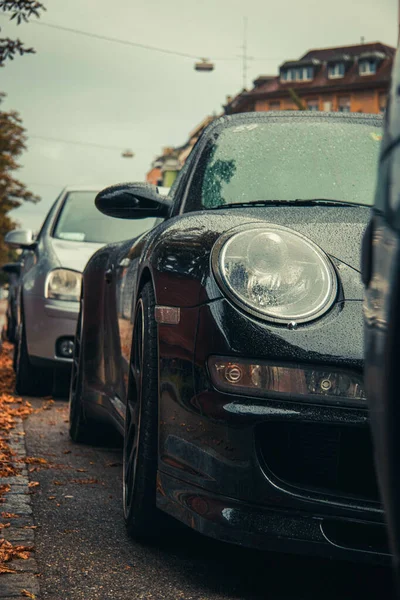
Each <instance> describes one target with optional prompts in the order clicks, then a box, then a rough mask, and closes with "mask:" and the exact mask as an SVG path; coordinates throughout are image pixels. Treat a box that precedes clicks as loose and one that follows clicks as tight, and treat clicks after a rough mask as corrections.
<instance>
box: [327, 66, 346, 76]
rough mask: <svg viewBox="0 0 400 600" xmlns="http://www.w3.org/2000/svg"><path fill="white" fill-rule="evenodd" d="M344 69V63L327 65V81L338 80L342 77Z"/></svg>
mask: <svg viewBox="0 0 400 600" xmlns="http://www.w3.org/2000/svg"><path fill="white" fill-rule="evenodd" d="M344 74H345V67H344V63H342V62H338V63H333V64H331V65H328V78H329V79H339V78H340V77H344Z"/></svg>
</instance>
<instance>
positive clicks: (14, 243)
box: [4, 229, 36, 250]
mask: <svg viewBox="0 0 400 600" xmlns="http://www.w3.org/2000/svg"><path fill="white" fill-rule="evenodd" d="M4 241H5V243H6V244H8V245H9V246H11V248H23V249H25V250H33V248H34V247H35V246H36V242H35V238H34V235H33V232H32V231H31V230H30V229H15V230H14V231H9V232H8V233H7V235H6V237H5V238H4Z"/></svg>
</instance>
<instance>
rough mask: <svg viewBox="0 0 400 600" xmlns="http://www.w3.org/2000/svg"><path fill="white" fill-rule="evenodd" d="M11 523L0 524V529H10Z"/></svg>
mask: <svg viewBox="0 0 400 600" xmlns="http://www.w3.org/2000/svg"><path fill="white" fill-rule="evenodd" d="M10 525H11V523H0V529H5V528H6V527H10Z"/></svg>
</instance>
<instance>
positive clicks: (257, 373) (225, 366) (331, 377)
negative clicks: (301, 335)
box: [208, 356, 366, 404]
mask: <svg viewBox="0 0 400 600" xmlns="http://www.w3.org/2000/svg"><path fill="white" fill-rule="evenodd" d="M208 366H209V370H210V374H211V380H212V382H213V385H214V386H215V387H216V388H217V389H220V390H221V391H223V392H230V393H234V394H242V395H247V396H264V397H268V398H276V399H280V398H281V399H293V400H311V401H314V402H315V401H316V400H317V401H328V400H329V401H334V402H336V403H338V402H345V403H355V404H364V403H365V398H366V397H365V391H364V386H363V381H362V375H360V374H358V373H354V372H348V371H346V370H342V369H338V368H336V367H334V368H332V367H329V366H326V367H325V366H312V365H310V366H304V365H300V364H297V365H276V364H270V363H265V362H261V361H257V362H256V361H251V360H246V359H241V360H240V361H237V360H235V361H232V360H231V359H229V358H227V357H215V356H213V357H211V358H210V359H209V361H208Z"/></svg>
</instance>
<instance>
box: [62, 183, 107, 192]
mask: <svg viewBox="0 0 400 600" xmlns="http://www.w3.org/2000/svg"><path fill="white" fill-rule="evenodd" d="M105 187H107V185H106V184H101V185H100V184H99V185H96V184H93V185H66V186H65V187H64V188H63V191H64V192H100V191H101V190H104V188H105Z"/></svg>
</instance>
